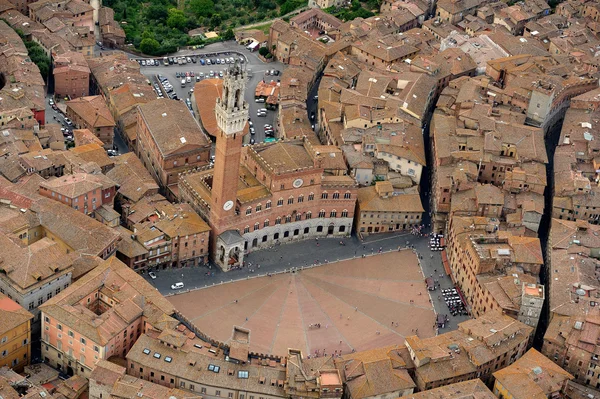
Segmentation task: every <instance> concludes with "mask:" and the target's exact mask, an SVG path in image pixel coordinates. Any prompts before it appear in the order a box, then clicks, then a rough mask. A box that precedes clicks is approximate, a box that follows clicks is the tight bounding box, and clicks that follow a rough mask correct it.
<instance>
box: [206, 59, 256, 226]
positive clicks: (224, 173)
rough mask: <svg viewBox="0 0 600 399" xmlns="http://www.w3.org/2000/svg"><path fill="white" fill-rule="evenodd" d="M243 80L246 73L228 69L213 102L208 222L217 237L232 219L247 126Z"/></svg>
mask: <svg viewBox="0 0 600 399" xmlns="http://www.w3.org/2000/svg"><path fill="white" fill-rule="evenodd" d="M246 79H247V73H246V71H245V70H243V69H242V68H241V66H240V65H239V64H237V63H236V64H234V65H233V66H231V67H230V68H229V69H228V70H227V71H226V72H225V76H224V77H223V94H222V96H221V98H217V105H216V107H215V114H216V117H217V125H218V126H219V132H218V133H217V144H216V148H215V167H214V174H213V182H212V207H211V210H210V213H211V221H210V222H211V224H212V225H213V228H214V230H217V231H216V232H217V234H219V233H221V230H222V229H221V228H220V225H221V226H222V224H221V222H222V221H224V219H227V218H229V217H231V216H234V215H235V203H236V195H237V188H238V180H239V173H240V172H239V171H240V156H241V152H242V138H243V137H244V127H245V126H246V123H247V122H248V103H247V102H245V101H244V90H245V89H246ZM214 230H213V231H214Z"/></svg>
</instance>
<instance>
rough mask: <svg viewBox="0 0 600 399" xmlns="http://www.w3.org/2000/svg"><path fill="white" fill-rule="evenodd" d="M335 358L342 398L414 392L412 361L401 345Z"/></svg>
mask: <svg viewBox="0 0 600 399" xmlns="http://www.w3.org/2000/svg"><path fill="white" fill-rule="evenodd" d="M334 360H335V365H336V367H337V368H338V370H339V371H340V374H341V375H342V377H343V379H344V383H345V384H344V385H345V391H344V397H345V398H348V399H376V398H390V397H403V396H412V395H413V392H414V391H415V388H416V385H415V383H414V381H413V380H412V378H411V375H412V373H413V371H414V364H413V362H412V360H411V358H410V354H409V351H408V349H407V348H406V347H405V346H404V345H391V346H382V347H379V348H375V349H371V350H366V351H361V352H354V353H348V354H344V355H342V356H340V357H338V358H335V359H334ZM288 367H289V366H288Z"/></svg>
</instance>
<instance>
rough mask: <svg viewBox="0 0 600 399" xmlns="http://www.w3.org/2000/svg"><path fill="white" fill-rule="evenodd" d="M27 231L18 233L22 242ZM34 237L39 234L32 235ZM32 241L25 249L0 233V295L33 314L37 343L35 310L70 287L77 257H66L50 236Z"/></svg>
mask: <svg viewBox="0 0 600 399" xmlns="http://www.w3.org/2000/svg"><path fill="white" fill-rule="evenodd" d="M15 217H16V216H15ZM30 231H31V230H29V231H28V229H27V227H24V228H23V232H22V233H21V234H20V236H21V237H23V238H22V239H23V240H24V241H25V242H27V236H28V233H29V232H30ZM34 235H39V234H38V232H34ZM34 240H35V242H33V243H31V244H30V245H29V246H23V245H22V243H20V242H17V241H15V240H14V239H12V238H11V237H10V236H9V235H7V234H4V233H2V234H0V242H2V249H3V252H4V254H5V256H3V260H4V261H3V262H2V265H1V267H0V268H1V269H2V273H0V293H2V294H5V295H6V296H7V297H8V299H10V300H14V301H15V302H16V303H17V304H19V305H20V306H23V307H24V308H26V309H27V310H28V311H29V312H31V313H32V314H33V317H34V318H33V320H32V323H31V329H32V334H33V335H34V338H35V339H36V340H37V339H39V334H40V322H39V321H40V318H39V310H38V307H39V306H40V305H41V304H43V303H44V302H45V301H47V300H49V299H51V298H52V297H53V296H54V295H56V294H58V293H60V292H61V290H64V289H65V288H67V287H68V286H69V285H70V284H71V277H72V274H73V262H74V260H75V258H76V257H77V255H76V254H75V253H71V254H66V253H65V251H63V249H62V248H61V245H60V244H58V243H56V242H54V241H53V240H52V239H51V238H50V237H43V238H42V237H38V238H36V239H34ZM32 241H33V240H32ZM23 265H26V266H27V267H23Z"/></svg>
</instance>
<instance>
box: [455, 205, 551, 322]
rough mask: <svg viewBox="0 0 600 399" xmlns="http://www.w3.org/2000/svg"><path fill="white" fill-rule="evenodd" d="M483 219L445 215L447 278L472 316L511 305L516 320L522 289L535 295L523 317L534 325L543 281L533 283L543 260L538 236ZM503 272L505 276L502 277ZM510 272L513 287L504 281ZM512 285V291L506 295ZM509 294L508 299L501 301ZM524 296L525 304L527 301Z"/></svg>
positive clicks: (542, 294) (527, 303)
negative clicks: (535, 302) (530, 311)
mask: <svg viewBox="0 0 600 399" xmlns="http://www.w3.org/2000/svg"><path fill="white" fill-rule="evenodd" d="M485 222H486V220H485V218H468V217H462V218H461V217H453V218H452V219H451V221H450V229H449V235H448V247H447V248H446V253H447V256H448V263H449V267H450V270H451V272H452V279H453V280H454V281H455V282H456V283H457V284H458V286H459V287H460V288H461V291H462V292H463V294H464V296H465V299H466V300H467V302H468V304H469V305H470V308H471V312H472V313H473V315H475V316H476V317H477V316H479V315H481V314H484V313H486V312H488V311H490V310H495V311H502V310H505V311H506V310H509V308H511V307H513V308H515V307H517V308H518V309H517V310H516V312H514V311H511V312H509V313H511V314H512V315H513V316H516V318H518V319H519V320H521V311H522V310H524V309H521V305H522V304H523V302H522V299H523V295H526V296H531V295H533V296H534V297H537V298H539V301H538V302H539V309H538V311H537V312H535V314H534V315H531V316H529V317H530V319H529V321H530V323H527V324H529V325H532V326H533V327H535V326H536V325H537V320H538V319H539V317H540V313H541V304H542V303H543V298H544V290H543V287H541V286H538V284H537V283H538V275H539V272H540V268H541V266H542V265H543V264H544V260H543V257H542V249H541V245H540V240H539V239H538V238H537V237H525V236H516V235H513V234H512V233H511V232H509V231H502V230H499V226H498V221H497V219H496V220H495V222H496V223H495V224H494V220H493V219H492V220H490V221H489V222H488V224H485ZM475 223H478V225H477V226H476V225H475ZM476 227H477V228H476ZM504 277H508V279H507V280H506V281H504V279H503V278H504ZM511 278H512V280H513V281H512V284H513V285H515V286H516V287H511V286H510V282H511V281H510V280H511ZM506 284H509V285H508V286H507V285H506ZM498 288H501V290H499V289H498ZM540 289H541V292H540V291H539V290H540ZM512 290H515V292H511V293H510V295H506V294H508V292H510V291H512ZM530 291H531V292H530ZM503 294H504V295H503ZM505 295H506V296H505ZM511 297H512V298H513V299H512V300H509V301H507V299H508V298H511ZM508 302H511V303H510V304H509V303H508ZM530 302H531V301H529V300H528V301H526V302H525V304H526V305H527V306H529V304H530ZM501 303H502V305H501ZM525 304H523V305H525ZM522 321H523V322H524V321H525V319H523V320H522Z"/></svg>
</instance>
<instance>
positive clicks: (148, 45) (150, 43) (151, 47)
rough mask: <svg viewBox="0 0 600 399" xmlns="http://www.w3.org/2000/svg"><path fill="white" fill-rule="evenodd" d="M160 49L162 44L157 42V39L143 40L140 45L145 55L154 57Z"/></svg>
mask: <svg viewBox="0 0 600 399" xmlns="http://www.w3.org/2000/svg"><path fill="white" fill-rule="evenodd" d="M159 48H160V43H159V42H158V41H156V40H155V39H150V38H146V39H143V40H142V42H141V43H140V50H141V51H142V53H144V54H150V55H154V54H156V53H157V52H158V49H159Z"/></svg>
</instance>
